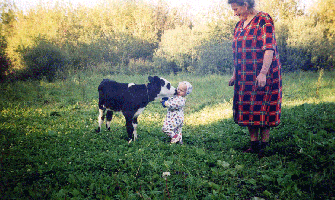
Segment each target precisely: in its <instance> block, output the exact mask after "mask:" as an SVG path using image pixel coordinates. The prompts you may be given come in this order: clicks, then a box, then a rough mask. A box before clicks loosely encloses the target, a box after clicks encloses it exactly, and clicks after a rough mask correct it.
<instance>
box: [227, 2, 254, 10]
mask: <svg viewBox="0 0 335 200" xmlns="http://www.w3.org/2000/svg"><path fill="white" fill-rule="evenodd" d="M232 3H236V4H237V5H239V6H243V5H244V3H248V5H249V6H248V9H252V8H254V7H255V0H228V4H232Z"/></svg>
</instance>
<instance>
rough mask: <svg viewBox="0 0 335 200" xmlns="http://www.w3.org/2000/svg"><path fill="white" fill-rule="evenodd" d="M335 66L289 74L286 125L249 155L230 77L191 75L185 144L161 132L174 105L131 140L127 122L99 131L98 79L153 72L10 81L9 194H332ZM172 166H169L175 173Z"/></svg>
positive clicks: (154, 111)
mask: <svg viewBox="0 0 335 200" xmlns="http://www.w3.org/2000/svg"><path fill="white" fill-rule="evenodd" d="M334 75H335V73H334V72H328V71H325V72H324V73H323V74H322V77H321V78H320V76H321V73H305V72H304V73H303V72H299V73H298V72H296V73H291V74H284V76H283V110H282V123H281V125H280V126H278V127H276V128H273V129H272V131H271V135H270V140H271V146H270V147H269V148H268V149H267V152H266V155H267V157H265V158H263V159H258V157H257V156H256V155H253V154H244V153H242V152H243V149H244V148H245V147H246V146H247V145H248V142H249V141H248V140H249V136H248V134H247V130H246V129H245V128H243V127H239V126H238V125H236V124H235V123H234V122H233V120H232V110H231V108H232V105H231V103H232V96H233V88H232V87H228V80H229V78H230V77H229V76H219V75H206V76H195V75H190V74H180V75H168V76H164V78H166V79H167V80H169V81H171V83H172V84H173V85H174V86H177V84H178V82H180V81H183V80H187V81H189V82H191V83H192V85H193V88H194V89H193V93H192V94H191V95H189V96H188V97H187V105H186V108H185V125H184V128H183V138H184V144H183V145H169V143H168V140H167V138H166V137H165V136H164V135H163V133H162V132H161V125H162V123H163V120H164V117H165V114H166V110H165V109H163V108H162V107H161V105H160V103H159V102H152V103H150V104H149V105H148V107H147V108H146V110H145V111H144V112H143V113H142V115H140V117H139V130H138V133H139V140H138V141H136V142H135V143H131V144H128V143H127V142H126V141H125V140H124V139H123V138H125V136H126V134H127V133H126V130H125V127H124V124H125V120H124V119H123V116H122V115H121V114H115V115H114V118H113V121H112V125H111V132H107V131H104V129H103V131H102V132H101V133H99V134H97V133H95V131H94V129H95V128H96V127H97V116H98V112H97V111H98V108H97V102H98V93H97V86H98V85H99V83H100V81H101V80H102V79H103V78H110V79H114V80H116V81H119V82H134V83H137V84H141V83H146V82H147V76H139V75H134V76H126V75H113V74H93V73H91V72H88V71H79V72H76V73H75V74H72V75H69V76H67V78H66V79H62V80H59V81H56V82H54V83H49V82H48V81H46V80H41V81H30V82H17V83H12V84H2V85H1V91H0V99H1V101H0V111H1V115H0V132H1V137H0V138H1V139H0V141H1V170H0V176H1V180H0V186H1V187H0V190H1V194H2V195H3V198H4V199H13V198H14V199H15V198H20V199H40V198H43V199H45V198H47V199H65V198H66V199H68V198H73V199H168V198H171V199H253V198H254V199H255V198H256V197H257V198H263V199H332V198H333V197H334V192H335V190H334V186H335V181H334V180H335V175H334V164H335V163H334V156H335V154H334V150H335V140H334V139H335V138H334V133H335V124H334V121H335V115H334V113H335V95H334V94H335V87H334V86H335V81H334V80H335V79H334ZM163 172H170V176H167V177H166V179H164V178H163V177H162V174H163Z"/></svg>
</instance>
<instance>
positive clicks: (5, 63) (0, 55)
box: [0, 36, 10, 82]
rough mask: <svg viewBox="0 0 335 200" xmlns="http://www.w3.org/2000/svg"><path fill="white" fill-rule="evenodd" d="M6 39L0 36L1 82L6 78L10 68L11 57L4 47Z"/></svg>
mask: <svg viewBox="0 0 335 200" xmlns="http://www.w3.org/2000/svg"><path fill="white" fill-rule="evenodd" d="M6 46H7V45H6V41H5V40H4V39H3V37H2V36H1V38H0V47H1V48H0V82H2V81H3V80H4V79H5V76H6V72H7V70H8V69H9V66H10V62H9V58H8V57H7V55H6V53H5V52H4V49H5V48H6Z"/></svg>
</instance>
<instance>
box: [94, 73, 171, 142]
mask: <svg viewBox="0 0 335 200" xmlns="http://www.w3.org/2000/svg"><path fill="white" fill-rule="evenodd" d="M148 80H149V83H147V84H141V85H136V84H134V83H118V82H116V81H112V80H108V79H104V80H103V81H102V82H101V83H100V85H99V87H98V91H99V127H98V129H97V132H100V130H101V125H102V123H103V121H104V118H105V117H104V113H105V110H107V114H106V118H107V120H106V128H107V129H108V130H110V124H111V121H112V117H113V111H121V112H122V114H123V115H124V117H125V118H126V127H127V133H128V141H129V142H131V141H132V139H134V140H136V138H137V132H136V128H137V117H138V116H139V115H140V114H141V112H142V111H143V110H144V108H145V107H146V106H147V105H148V103H149V102H151V101H154V100H156V99H161V98H163V97H170V96H172V95H174V94H176V92H177V91H176V89H175V88H174V87H172V86H171V83H170V82H168V81H167V80H166V79H164V78H160V77H158V76H154V77H151V76H149V77H148ZM133 137H134V138H133Z"/></svg>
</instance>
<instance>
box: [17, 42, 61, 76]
mask: <svg viewBox="0 0 335 200" xmlns="http://www.w3.org/2000/svg"><path fill="white" fill-rule="evenodd" d="M23 60H24V62H25V64H26V70H25V73H26V75H27V78H31V79H42V78H43V77H45V78H46V79H47V80H48V81H52V80H53V79H54V78H55V75H56V71H57V70H62V66H63V65H64V63H65V62H66V60H67V58H66V56H65V55H64V54H63V52H62V51H61V49H60V48H59V47H57V46H55V45H53V44H52V43H50V42H48V41H46V40H43V39H42V40H40V41H38V44H37V45H36V46H34V47H32V48H28V49H26V50H25V51H24V53H23Z"/></svg>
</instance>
